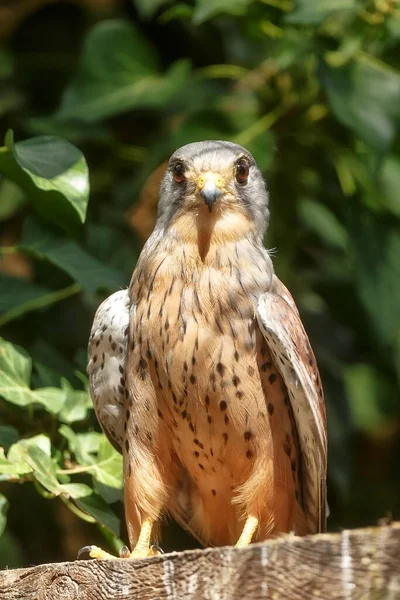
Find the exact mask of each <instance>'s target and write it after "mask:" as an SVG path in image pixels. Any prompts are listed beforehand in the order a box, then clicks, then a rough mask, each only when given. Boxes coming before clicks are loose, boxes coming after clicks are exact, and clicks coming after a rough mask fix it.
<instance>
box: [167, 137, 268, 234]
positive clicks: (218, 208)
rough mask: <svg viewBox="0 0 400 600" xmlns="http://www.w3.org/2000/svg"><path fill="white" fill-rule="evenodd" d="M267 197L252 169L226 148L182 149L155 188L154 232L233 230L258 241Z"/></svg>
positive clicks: (247, 157)
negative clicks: (247, 232)
mask: <svg viewBox="0 0 400 600" xmlns="http://www.w3.org/2000/svg"><path fill="white" fill-rule="evenodd" d="M268 217H269V211H268V193H267V190H266V187H265V182H264V179H263V177H262V175H261V172H260V170H259V169H258V167H257V164H256V162H255V160H254V158H253V157H252V155H251V154H250V152H248V151H247V150H246V149H245V148H243V147H242V146H239V145H238V144H234V143H232V142H224V141H204V142H196V143H192V144H187V145H186V146H182V148H179V150H177V151H176V152H174V154H173V155H172V156H171V158H170V160H169V162H168V165H167V170H166V174H165V176H164V179H163V182H162V184H161V190H160V200H159V206H158V220H157V227H158V228H162V229H166V228H170V227H175V228H179V227H180V228H182V230H183V229H184V228H187V227H190V224H195V227H196V228H197V230H199V229H200V230H204V229H206V228H210V229H212V230H215V229H218V230H219V231H221V232H222V231H223V230H224V229H225V230H230V231H232V230H233V229H235V227H239V226H240V228H241V229H248V230H252V231H253V232H254V233H255V234H257V235H259V236H261V237H262V236H263V235H264V232H265V228H266V226H267V223H268Z"/></svg>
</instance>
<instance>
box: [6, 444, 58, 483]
mask: <svg viewBox="0 0 400 600" xmlns="http://www.w3.org/2000/svg"><path fill="white" fill-rule="evenodd" d="M29 446H36V447H37V448H39V449H40V450H41V452H42V453H43V454H44V455H45V456H46V457H48V458H50V454H51V447H50V439H49V438H48V437H47V436H46V435H44V434H39V435H35V436H33V437H30V438H27V439H25V440H21V441H19V442H16V443H15V444H13V445H12V446H11V447H10V449H9V451H8V454H7V459H5V457H4V454H3V457H2V458H3V460H1V457H0V473H3V474H8V475H9V476H11V477H14V478H15V477H16V478H18V477H19V476H20V475H27V474H29V473H32V471H33V468H32V466H31V465H29V464H28V463H27V462H26V460H25V458H26V449H27V448H28V447H29Z"/></svg>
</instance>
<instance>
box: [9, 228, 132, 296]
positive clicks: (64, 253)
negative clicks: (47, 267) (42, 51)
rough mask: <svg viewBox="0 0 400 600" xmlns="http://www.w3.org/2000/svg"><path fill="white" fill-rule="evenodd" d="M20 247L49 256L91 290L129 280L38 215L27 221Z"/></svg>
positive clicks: (117, 286)
mask: <svg viewBox="0 0 400 600" xmlns="http://www.w3.org/2000/svg"><path fill="white" fill-rule="evenodd" d="M19 247H20V248H21V249H22V250H24V251H25V252H29V253H30V254H33V255H34V256H35V257H37V258H41V259H47V260H48V261H50V262H51V263H52V264H54V265H55V266H57V267H59V268H60V269H62V270H63V271H65V272H66V273H68V275H70V276H71V277H72V278H73V279H74V280H75V281H77V282H78V283H79V284H80V285H81V286H82V288H83V289H84V290H86V291H88V292H96V291H97V290H99V289H108V290H113V289H115V288H120V287H122V286H123V285H124V284H126V281H125V278H124V276H123V275H122V274H121V273H119V272H118V271H117V270H116V269H111V268H110V267H107V265H105V264H103V263H101V262H100V261H98V260H96V259H95V258H93V256H91V255H90V254H88V253H87V252H86V250H84V249H83V248H82V247H81V246H80V245H79V244H78V243H77V242H75V241H74V240H72V239H69V238H67V237H64V236H62V235H56V234H55V233H53V232H52V231H51V230H50V229H49V228H46V227H44V226H43V225H42V224H41V223H40V222H39V221H38V220H37V219H36V220H33V219H29V220H28V221H27V223H26V224H25V228H24V231H23V236H22V240H21V243H20V246H19Z"/></svg>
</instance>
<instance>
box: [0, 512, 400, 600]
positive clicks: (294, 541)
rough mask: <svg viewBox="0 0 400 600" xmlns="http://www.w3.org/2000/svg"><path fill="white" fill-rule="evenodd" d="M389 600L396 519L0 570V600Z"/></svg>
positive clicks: (399, 556)
mask: <svg viewBox="0 0 400 600" xmlns="http://www.w3.org/2000/svg"><path fill="white" fill-rule="evenodd" d="M260 598H266V599H279V600H281V599H282V600H297V599H299V600H300V599H301V600H308V599H313V598H320V599H321V598H322V599H324V600H331V599H332V600H333V599H335V600H336V599H339V598H340V599H342V598H343V599H344V600H380V599H382V600H397V599H400V523H394V524H392V525H390V526H384V527H371V528H368V529H358V530H357V529H356V530H351V531H343V532H342V533H341V534H324V535H316V536H310V537H307V538H295V537H291V536H287V537H285V538H281V539H280V540H273V541H270V542H267V543H264V544H254V545H252V546H250V547H248V548H243V549H235V548H209V549H206V550H194V551H188V552H183V553H179V554H178V553H172V554H165V555H163V556H160V557H155V558H152V559H145V560H137V561H133V560H132V561H129V560H109V561H89V560H85V561H76V562H71V563H58V564H49V565H40V566H38V567H32V568H29V569H16V570H13V571H11V570H10V571H1V572H0V599H1V600H17V599H18V600H61V599H62V600H100V599H101V600H128V599H129V600H163V599H165V600H178V599H179V600H200V599H204V600H231V599H233V600H235V599H240V600H253V599H260Z"/></svg>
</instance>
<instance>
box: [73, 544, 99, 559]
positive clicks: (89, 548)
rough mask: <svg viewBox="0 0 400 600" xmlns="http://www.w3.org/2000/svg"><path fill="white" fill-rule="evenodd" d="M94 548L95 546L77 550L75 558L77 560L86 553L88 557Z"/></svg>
mask: <svg viewBox="0 0 400 600" xmlns="http://www.w3.org/2000/svg"><path fill="white" fill-rule="evenodd" d="M94 548H96V546H83V548H81V549H80V550H78V554H77V555H76V558H77V559H79V558H80V557H81V556H82V554H86V552H87V553H88V554H89V556H90V553H91V551H92V550H93V549H94Z"/></svg>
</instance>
